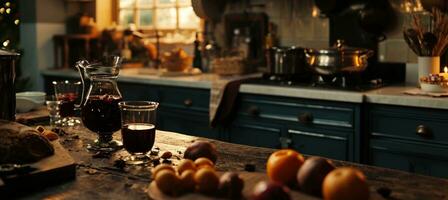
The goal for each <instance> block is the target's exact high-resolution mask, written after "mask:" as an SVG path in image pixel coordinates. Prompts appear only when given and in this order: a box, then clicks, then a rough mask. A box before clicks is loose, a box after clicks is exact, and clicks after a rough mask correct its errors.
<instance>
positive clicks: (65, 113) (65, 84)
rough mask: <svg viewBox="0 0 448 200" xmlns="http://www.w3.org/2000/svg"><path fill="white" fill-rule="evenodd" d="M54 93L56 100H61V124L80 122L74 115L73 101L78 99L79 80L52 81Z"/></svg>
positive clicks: (73, 124) (76, 123)
mask: <svg viewBox="0 0 448 200" xmlns="http://www.w3.org/2000/svg"><path fill="white" fill-rule="evenodd" d="M53 87H54V94H55V96H56V98H57V100H59V101H61V104H60V105H59V106H60V111H59V112H60V115H61V117H62V120H61V123H62V124H61V125H62V126H68V127H71V126H75V125H78V124H81V121H80V120H79V119H77V118H75V117H76V113H75V111H76V109H75V102H76V100H78V97H79V92H80V89H81V82H80V81H68V80H65V81H53Z"/></svg>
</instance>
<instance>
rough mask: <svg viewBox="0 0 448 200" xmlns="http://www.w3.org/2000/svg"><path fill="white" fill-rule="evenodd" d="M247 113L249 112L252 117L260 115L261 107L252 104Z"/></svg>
mask: <svg viewBox="0 0 448 200" xmlns="http://www.w3.org/2000/svg"><path fill="white" fill-rule="evenodd" d="M247 113H249V115H250V116H252V117H257V116H258V115H260V109H258V107H257V106H250V107H249V108H248V109H247Z"/></svg>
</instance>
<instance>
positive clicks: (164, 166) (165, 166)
mask: <svg viewBox="0 0 448 200" xmlns="http://www.w3.org/2000/svg"><path fill="white" fill-rule="evenodd" d="M165 169H166V170H170V171H172V172H175V170H174V167H173V166H171V165H169V164H160V165H157V167H155V168H154V169H153V170H152V178H154V179H155V178H156V176H157V173H159V171H162V170H165Z"/></svg>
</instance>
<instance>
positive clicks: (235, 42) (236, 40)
mask: <svg viewBox="0 0 448 200" xmlns="http://www.w3.org/2000/svg"><path fill="white" fill-rule="evenodd" d="M240 42H241V35H240V29H237V28H236V29H234V30H233V38H232V46H231V47H232V49H233V50H235V51H238V50H239V48H240Z"/></svg>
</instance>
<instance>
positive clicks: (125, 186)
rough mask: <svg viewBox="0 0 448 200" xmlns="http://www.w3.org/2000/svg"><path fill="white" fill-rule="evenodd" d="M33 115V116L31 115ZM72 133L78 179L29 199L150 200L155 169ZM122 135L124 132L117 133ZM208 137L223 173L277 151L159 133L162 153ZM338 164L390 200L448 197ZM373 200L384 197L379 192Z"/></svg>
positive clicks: (405, 176)
mask: <svg viewBox="0 0 448 200" xmlns="http://www.w3.org/2000/svg"><path fill="white" fill-rule="evenodd" d="M28 116H30V115H29V114H28ZM66 132H67V133H68V134H66V135H64V136H62V137H61V141H62V144H63V146H65V147H66V148H67V149H68V151H69V152H70V154H71V155H72V157H73V158H74V159H75V161H76V162H77V163H78V168H77V178H76V180H75V181H71V182H67V183H63V184H61V185H57V186H53V187H49V188H47V189H45V190H43V191H39V192H37V193H30V194H27V195H26V196H25V197H24V199H43V198H48V199H149V197H148V195H147V194H146V190H147V187H148V184H149V183H150V181H151V178H150V171H149V170H150V168H149V167H142V168H135V167H133V168H125V169H124V170H121V169H119V168H117V167H115V166H114V161H115V160H117V159H118V158H119V157H120V156H124V155H126V154H127V153H126V152H125V151H124V150H120V151H118V152H116V153H115V154H113V155H111V156H110V157H104V158H95V157H96V156H93V154H92V153H91V152H88V151H87V150H86V145H87V144H88V143H91V142H92V141H93V139H95V135H94V133H92V132H90V131H88V130H86V129H85V128H84V127H75V128H67V129H66ZM114 137H116V139H120V134H118V133H116V134H114ZM197 139H202V140H208V141H211V142H212V143H214V144H216V146H217V147H218V152H219V158H218V162H217V169H218V170H222V171H228V170H232V171H244V165H245V164H254V165H255V166H256V171H258V172H264V171H265V162H266V160H267V158H268V156H269V155H270V154H271V153H272V152H273V151H275V149H267V148H259V147H251V146H245V145H238V144H231V143H226V142H221V141H216V140H209V139H204V138H197V137H192V136H188V135H184V134H179V133H173V132H166V131H157V133H156V143H155V147H158V148H160V152H161V153H162V152H164V151H171V152H172V153H173V155H174V157H175V158H173V159H172V160H173V162H174V163H176V162H177V161H178V160H177V159H176V157H182V155H181V154H180V153H181V152H183V151H184V150H185V148H186V147H187V146H188V145H189V144H191V143H192V142H193V141H194V140H197ZM334 163H335V165H337V166H345V165H348V166H355V167H358V168H359V169H361V170H362V171H363V172H364V173H365V174H366V176H367V178H368V181H369V184H370V190H371V191H376V189H378V188H380V187H388V188H390V189H391V190H392V198H389V199H394V200H396V199H403V200H412V199H422V200H430V199H448V180H446V179H439V178H433V177H427V176H421V175H416V174H411V173H407V172H402V171H396V170H391V169H384V168H378V167H372V166H366V165H359V164H355V163H349V162H343V161H334ZM373 199H383V198H382V197H379V195H377V196H376V197H375V198H373Z"/></svg>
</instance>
